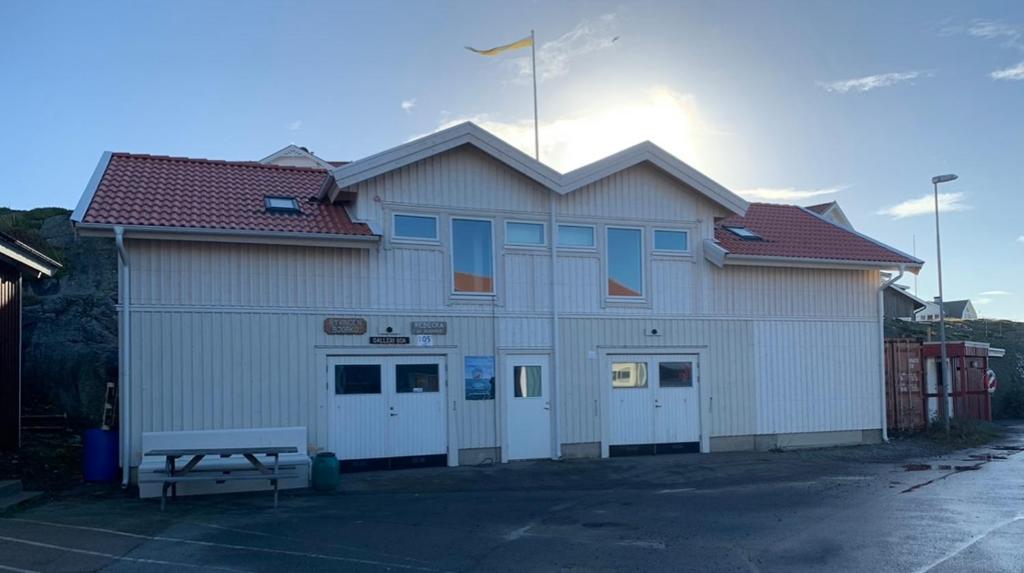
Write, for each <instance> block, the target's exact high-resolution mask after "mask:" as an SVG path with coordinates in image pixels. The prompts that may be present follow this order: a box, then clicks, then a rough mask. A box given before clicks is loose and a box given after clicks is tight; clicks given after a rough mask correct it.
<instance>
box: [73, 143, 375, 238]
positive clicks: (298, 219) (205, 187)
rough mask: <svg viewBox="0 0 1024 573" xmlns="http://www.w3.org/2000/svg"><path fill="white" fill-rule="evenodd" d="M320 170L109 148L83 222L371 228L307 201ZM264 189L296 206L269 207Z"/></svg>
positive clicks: (359, 231) (334, 230) (350, 231)
mask: <svg viewBox="0 0 1024 573" xmlns="http://www.w3.org/2000/svg"><path fill="white" fill-rule="evenodd" d="M326 178H327V171H326V170H323V169H313V168H307V167H286V166H280V165H267V164H262V163H254V162H243V161H216V160H211V159H190V158H185V157H166V156H157V155H135V154H128V153H113V154H111V157H110V163H109V164H108V165H107V169H106V171H105V172H104V173H103V176H102V178H101V179H100V182H99V185H98V186H97V188H96V193H95V195H94V196H93V198H92V201H91V203H90V204H89V207H88V209H87V210H86V212H85V215H84V216H83V218H82V222H83V223H94V224H95V223H99V224H111V225H125V226H135V225H138V226H152V227H178V228H182V227H184V228H195V229H219V230H242V231H267V232H287V233H316V234H326V235H372V234H373V233H372V232H371V231H370V229H369V227H367V226H366V225H365V224H363V223H354V222H353V221H352V220H351V219H350V218H349V216H348V213H347V212H346V211H345V208H344V207H341V206H336V205H329V204H323V203H319V202H312V201H310V199H312V198H314V197H316V196H317V193H318V192H319V190H320V186H321V185H322V184H323V183H324V180H325V179H326ZM266 196H277V197H294V198H296V199H297V200H298V204H299V210H300V213H295V214H286V213H268V212H267V211H266V208H265V204H264V198H265V197H266Z"/></svg>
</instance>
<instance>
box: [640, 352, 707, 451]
mask: <svg viewBox="0 0 1024 573" xmlns="http://www.w3.org/2000/svg"><path fill="white" fill-rule="evenodd" d="M656 360H657V365H655V364H653V363H652V364H651V370H652V371H653V372H654V373H655V378H656V383H655V387H656V390H655V396H654V406H655V407H654V439H655V443H658V444H677V443H682V442H699V441H700V403H699V400H698V398H697V359H696V357H694V356H659V357H656Z"/></svg>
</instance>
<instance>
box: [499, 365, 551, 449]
mask: <svg viewBox="0 0 1024 573" xmlns="http://www.w3.org/2000/svg"><path fill="white" fill-rule="evenodd" d="M549 364H550V362H549V360H548V357H547V356H510V357H509V358H508V359H507V360H506V366H505V372H506V380H508V384H504V386H505V399H506V400H507V402H506V403H507V404H508V410H507V412H508V417H507V421H508V426H507V427H508V459H510V460H527V459H536V458H550V457H551V397H550V396H549V392H550V387H549V385H548V371H549Z"/></svg>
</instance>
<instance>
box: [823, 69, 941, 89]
mask: <svg viewBox="0 0 1024 573" xmlns="http://www.w3.org/2000/svg"><path fill="white" fill-rule="evenodd" d="M928 75H929V74H927V73H925V72H920V71H909V72H889V73H886V74H875V75H873V76H864V77H862V78H851V79H848V80H836V81H832V82H818V85H819V86H820V87H821V88H822V89H824V90H825V91H827V92H829V93H836V94H845V93H850V92H869V91H871V90H874V89H878V88H884V87H889V86H894V85H896V84H901V83H903V82H909V81H912V80H915V79H917V78H923V77H927V76H928Z"/></svg>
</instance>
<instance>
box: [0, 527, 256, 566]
mask: <svg viewBox="0 0 1024 573" xmlns="http://www.w3.org/2000/svg"><path fill="white" fill-rule="evenodd" d="M0 541H10V542H11V543H22V544H25V545H32V546H33V547H45V548H46V549H56V550H58V551H68V552H70V553H79V554H81V555H91V556H93V557H106V558H107V559H116V560H118V561H131V562H132V563H148V564H150V565H170V566H173V567H188V568H191V569H217V570H220V571H242V569H227V568H224V567H210V566H207V565H193V564H191V563H179V562H176V561H161V560H160V559H143V558H141V557H125V556H123V555H114V554H113V553H103V552H102V551H90V550H88V549H75V548H74V547H64V546H63V545H52V544H50V543H42V542H39V541H29V540H27V539H18V538H16V537H7V536H4V535H0Z"/></svg>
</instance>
